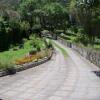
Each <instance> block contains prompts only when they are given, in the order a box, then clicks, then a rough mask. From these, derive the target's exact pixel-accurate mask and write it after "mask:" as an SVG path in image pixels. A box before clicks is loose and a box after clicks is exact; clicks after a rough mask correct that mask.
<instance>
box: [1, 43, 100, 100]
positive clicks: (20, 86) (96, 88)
mask: <svg viewBox="0 0 100 100" xmlns="http://www.w3.org/2000/svg"><path fill="white" fill-rule="evenodd" d="M56 43H57V44H58V45H60V46H62V47H64V46H63V45H61V44H59V43H58V42H56ZM64 48H66V47H64ZM66 51H67V52H68V57H67V58H66V59H65V58H64V56H63V55H62V53H61V52H60V51H59V50H58V49H57V50H56V53H55V54H54V55H53V57H52V59H51V60H50V61H48V62H46V63H45V64H42V65H40V66H37V67H34V68H31V69H28V70H25V71H22V72H19V73H17V74H16V75H14V76H6V77H2V78H0V98H1V99H3V100H100V78H99V77H97V76H96V75H95V74H94V73H93V71H98V70H99V68H98V67H96V66H95V65H93V64H91V63H89V62H88V61H87V60H85V59H84V58H82V57H81V56H80V55H78V54H77V53H76V52H75V51H73V50H71V49H69V48H66Z"/></svg>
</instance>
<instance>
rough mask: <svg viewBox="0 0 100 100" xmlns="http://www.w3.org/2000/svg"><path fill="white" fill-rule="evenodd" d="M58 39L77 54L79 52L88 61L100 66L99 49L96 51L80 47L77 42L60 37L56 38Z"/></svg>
mask: <svg viewBox="0 0 100 100" xmlns="http://www.w3.org/2000/svg"><path fill="white" fill-rule="evenodd" d="M58 41H59V42H60V43H62V44H63V45H65V46H68V47H70V48H72V49H74V50H75V51H77V52H78V53H79V54H81V55H82V56H83V57H85V58H86V59H88V60H89V61H90V62H92V63H93V64H95V65H97V66H98V67H100V51H96V50H93V49H88V48H85V47H81V46H79V45H77V44H73V43H68V42H67V41H66V40H64V39H62V38H58Z"/></svg>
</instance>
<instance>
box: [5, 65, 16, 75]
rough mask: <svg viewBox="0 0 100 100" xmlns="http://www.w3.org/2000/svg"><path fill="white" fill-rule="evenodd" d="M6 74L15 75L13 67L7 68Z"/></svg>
mask: <svg viewBox="0 0 100 100" xmlns="http://www.w3.org/2000/svg"><path fill="white" fill-rule="evenodd" d="M6 72H7V73H8V74H9V75H13V74H16V68H15V67H14V66H8V67H7V68H6Z"/></svg>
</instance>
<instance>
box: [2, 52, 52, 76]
mask: <svg viewBox="0 0 100 100" xmlns="http://www.w3.org/2000/svg"><path fill="white" fill-rule="evenodd" d="M52 55H53V51H52V53H51V55H50V56H49V57H45V58H43V59H39V60H38V61H37V62H34V61H33V62H30V63H27V64H23V65H16V66H15V68H16V72H20V71H23V70H26V69H29V68H32V67H36V66H38V65H41V64H43V63H45V62H47V61H49V60H50V59H51V57H52ZM6 75H8V73H7V72H6V71H5V70H0V77H2V76H6Z"/></svg>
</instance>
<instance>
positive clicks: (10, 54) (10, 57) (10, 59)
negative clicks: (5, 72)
mask: <svg viewBox="0 0 100 100" xmlns="http://www.w3.org/2000/svg"><path fill="white" fill-rule="evenodd" d="M15 48H17V50H14V49H15ZM38 48H40V49H45V48H46V46H45V42H44V40H43V39H41V38H37V37H35V36H32V37H31V38H30V40H26V41H25V42H24V48H19V45H18V46H16V47H15V46H14V47H13V48H9V50H8V51H4V52H0V69H5V68H6V67H7V66H10V65H12V64H13V65H14V64H15V61H16V59H20V58H22V57H24V56H25V55H26V54H27V53H28V52H30V51H34V50H36V51H37V49H38Z"/></svg>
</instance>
